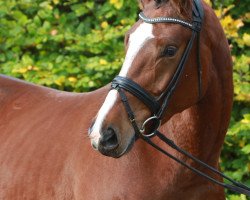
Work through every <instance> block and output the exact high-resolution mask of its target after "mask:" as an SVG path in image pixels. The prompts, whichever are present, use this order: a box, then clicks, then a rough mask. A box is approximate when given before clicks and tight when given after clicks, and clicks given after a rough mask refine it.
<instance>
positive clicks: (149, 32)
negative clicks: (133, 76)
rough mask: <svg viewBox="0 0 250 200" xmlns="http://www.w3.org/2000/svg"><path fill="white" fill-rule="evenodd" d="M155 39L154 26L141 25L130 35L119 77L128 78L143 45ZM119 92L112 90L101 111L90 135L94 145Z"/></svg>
mask: <svg viewBox="0 0 250 200" xmlns="http://www.w3.org/2000/svg"><path fill="white" fill-rule="evenodd" d="M151 38H154V35H153V25H152V24H147V23H142V24H140V25H139V26H138V27H137V29H136V30H135V31H134V32H133V33H132V34H131V35H130V37H129V42H128V51H127V54H126V57H125V61H124V63H123V66H122V69H121V71H120V73H119V76H123V77H126V76H127V73H128V70H129V68H130V67H131V65H132V63H133V61H134V59H135V57H136V55H137V54H138V52H139V51H140V49H141V48H142V47H143V45H144V44H145V43H146V41H148V40H149V39H151ZM117 94H118V92H117V91H116V90H111V91H110V92H109V93H108V95H107V97H106V99H105V101H104V103H103V105H102V107H101V109H100V110H99V112H98V114H97V118H96V121H95V124H94V125H93V128H92V133H91V134H90V137H91V139H92V143H93V142H94V143H95V144H97V143H98V141H99V138H100V131H101V128H102V123H103V121H104V119H105V118H106V116H107V114H108V112H109V111H110V110H111V108H112V107H113V106H114V104H115V102H116V99H117Z"/></svg>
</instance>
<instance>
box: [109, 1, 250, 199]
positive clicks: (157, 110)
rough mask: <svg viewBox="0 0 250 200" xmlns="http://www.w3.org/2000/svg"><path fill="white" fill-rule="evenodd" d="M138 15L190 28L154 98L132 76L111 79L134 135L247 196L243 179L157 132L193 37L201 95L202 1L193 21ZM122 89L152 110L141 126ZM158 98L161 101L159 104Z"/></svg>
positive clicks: (197, 3) (249, 192)
mask: <svg viewBox="0 0 250 200" xmlns="http://www.w3.org/2000/svg"><path fill="white" fill-rule="evenodd" d="M139 18H140V19H141V20H142V21H144V22H145V23H150V24H155V23H175V24H180V25H182V26H184V27H186V28H189V29H190V30H191V31H192V35H191V38H190V40H189V42H188V44H187V46H186V49H185V50H184V53H183V55H182V57H181V59H180V62H179V64H178V66H177V69H176V71H175V73H174V75H173V77H172V79H171V81H170V83H169V85H168V87H167V88H166V90H165V91H163V93H162V94H161V95H160V96H159V97H158V98H157V99H156V98H155V97H153V96H152V95H151V94H149V93H148V92H147V91H146V90H145V89H144V88H142V87H141V86H140V85H139V84H137V83H135V82H134V81H133V80H131V79H128V78H126V77H121V76H117V77H115V78H114V80H113V81H112V83H111V89H115V90H117V91H118V93H119V95H120V98H121V101H122V103H123V105H124V107H125V110H126V112H127V114H128V118H129V120H130V122H131V124H132V126H133V128H134V131H135V134H136V137H137V138H141V139H143V140H144V141H146V142H147V143H148V144H150V145H151V146H152V147H154V148H155V149H157V150H158V151H160V152H161V153H163V154H164V155H166V156H168V157H170V158H171V159H173V160H175V161H176V162H178V163H179V164H181V165H183V166H185V167H187V168H188V169H190V170H191V171H193V172H194V173H196V174H198V175H200V176H202V177H204V178H206V179H208V180H209V181H211V182H213V183H215V184H217V185H220V186H222V187H224V188H226V189H229V190H231V191H234V192H237V193H241V194H245V195H247V196H250V188H249V187H248V186H246V185H244V184H242V183H239V182H236V181H234V180H233V179H231V178H230V177H228V176H226V175H225V174H223V173H221V172H220V171H218V170H217V169H215V168H213V167H211V166H209V165H208V164H206V163H204V162H203V161H201V160H199V159H198V158H196V157H194V156H193V155H191V154H190V153H188V152H187V151H185V150H183V149H181V148H180V147H178V146H177V145H176V144H175V143H174V141H172V140H170V139H169V138H167V137H166V136H165V135H163V134H162V133H160V132H159V131H158V128H159V127H160V125H161V119H162V117H163V115H164V113H165V111H166V109H167V106H168V103H169V100H170V98H171V96H172V94H173V92H174V90H175V88H176V86H177V84H178V82H179V80H180V77H181V75H182V72H183V71H184V67H185V64H186V62H187V59H188V57H189V54H190V51H191V49H192V47H193V43H194V41H195V39H197V65H198V69H197V75H198V94H199V98H201V96H202V80H201V75H202V67H201V62H200V31H201V28H202V21H203V18H204V11H203V7H202V5H201V2H200V0H194V5H193V22H192V23H189V22H186V21H183V20H180V19H176V18H171V17H158V18H148V17H146V16H145V15H144V14H143V13H140V14H139ZM124 90H125V91H127V92H129V93H131V94H132V95H134V96H135V97H137V98H138V99H139V100H140V101H142V102H143V103H144V104H145V105H146V106H147V107H148V108H149V109H150V110H151V112H152V113H153V114H152V116H151V117H150V118H148V119H147V120H146V121H145V122H144V123H143V124H142V126H141V127H140V128H139V127H138V125H137V123H136V120H135V115H134V112H133V110H132V109H131V106H130V104H129V102H128V99H127V96H126V94H125V92H124ZM160 102H162V103H161V104H160ZM149 123H150V125H151V124H153V128H152V129H153V130H151V131H150V133H149V134H147V133H146V130H145V129H146V126H147V125H148V124H149ZM153 136H156V137H158V138H159V139H160V140H162V141H163V142H164V143H165V144H166V145H168V146H170V147H171V148H173V149H175V150H176V151H178V152H179V153H181V154H183V155H185V156H187V157H188V158H189V159H191V160H193V161H194V162H196V163H198V164H199V165H201V166H202V167H204V168H206V169H208V170H209V171H211V172H213V173H214V174H216V175H218V176H220V177H223V178H224V179H226V180H227V181H229V182H231V184H226V183H223V182H220V181H218V180H217V179H215V178H213V177H211V176H210V175H208V174H206V173H204V172H202V171H200V170H198V169H197V168H194V167H192V166H191V165H189V164H187V163H185V162H184V161H182V160H180V159H178V158H177V157H175V156H173V155H172V154H170V153H168V152H166V151H165V150H164V149H162V148H161V147H159V146H158V145H156V144H155V143H154V142H153V141H152V140H151V138H152V137H153Z"/></svg>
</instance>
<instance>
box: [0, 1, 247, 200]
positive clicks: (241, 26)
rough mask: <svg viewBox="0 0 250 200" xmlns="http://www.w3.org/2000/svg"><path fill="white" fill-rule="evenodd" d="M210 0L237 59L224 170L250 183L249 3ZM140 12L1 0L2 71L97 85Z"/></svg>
mask: <svg viewBox="0 0 250 200" xmlns="http://www.w3.org/2000/svg"><path fill="white" fill-rule="evenodd" d="M207 2H208V3H210V4H211V6H213V8H214V9H215V11H216V13H217V15H218V17H219V18H220V19H221V23H222V25H223V27H224V29H225V32H226V34H227V37H228V40H229V42H230V44H231V47H232V56H233V60H234V84H235V103H234V109H233V114H232V118H231V124H230V129H229V131H228V135H227V137H226V141H225V145H224V149H223V153H222V156H221V164H222V170H223V171H224V172H226V173H227V174H228V175H230V176H232V177H233V178H235V179H236V180H239V181H243V182H244V183H247V184H248V185H250V175H249V172H250V156H249V155H250V154H249V153H250V72H249V71H250V70H249V64H250V50H249V47H250V34H249V33H250V12H249V11H250V3H249V0H247V1H241V2H240V1H238V0H224V1H223V4H221V2H222V1H213V2H210V1H209V0H207ZM137 13H138V5H137V3H136V0H126V1H124V0H109V1H103V0H91V1H90V0H88V1H86V0H85V1H80V0H70V1H61V0H35V1H34V0H11V1H4V0H0V44H1V45H0V73H3V74H7V75H10V76H14V77H17V78H20V79H24V80H27V81H30V82H34V83H37V84H40V85H44V86H48V87H52V88H56V89H60V90H65V91H76V92H84V91H91V90H94V89H96V88H99V87H101V86H103V85H104V84H107V83H108V82H110V80H111V79H112V78H113V77H114V76H115V74H117V72H118V71H119V69H120V67H121V64H122V62H123V58H124V47H123V38H124V34H125V32H126V31H127V30H128V29H129V28H130V27H131V25H132V24H133V23H134V22H135V21H136V19H137ZM227 198H228V200H244V199H246V197H245V196H244V195H241V196H240V195H235V194H231V193H228V195H227Z"/></svg>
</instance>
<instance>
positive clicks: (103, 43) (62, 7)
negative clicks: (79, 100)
mask: <svg viewBox="0 0 250 200" xmlns="http://www.w3.org/2000/svg"><path fill="white" fill-rule="evenodd" d="M131 5H133V6H131ZM137 9H138V7H137V4H134V2H133V1H132V0H128V1H126V4H125V3H123V1H116V0H110V1H76V0H72V1H59V0H53V1H49V0H47V1H46V0H36V1H31V0H16V1H0V43H1V46H0V66H1V68H0V73H4V74H7V75H11V76H15V77H18V78H21V79H25V80H27V81H31V82H35V83H37V84H41V85H45V86H48V87H53V88H57V89H61V90H67V91H89V90H93V89H96V88H99V87H100V86H102V85H103V84H106V83H108V82H109V81H110V79H111V77H114V75H115V74H116V73H117V71H118V70H119V68H120V66H121V63H122V59H123V57H124V47H123V38H124V34H125V32H126V31H127V30H128V28H129V27H130V25H131V24H133V23H134V21H135V19H136V13H137ZM128 14H129V18H128V17H127V16H128Z"/></svg>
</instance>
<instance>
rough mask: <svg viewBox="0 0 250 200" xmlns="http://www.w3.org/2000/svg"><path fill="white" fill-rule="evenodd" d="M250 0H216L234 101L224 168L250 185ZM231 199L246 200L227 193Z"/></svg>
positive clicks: (222, 164)
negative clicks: (227, 49)
mask: <svg viewBox="0 0 250 200" xmlns="http://www.w3.org/2000/svg"><path fill="white" fill-rule="evenodd" d="M249 3H250V2H249V1H244V2H243V1H241V2H239V1H236V0H225V1H224V4H223V5H221V1H214V8H215V11H216V14H217V15H218V17H219V18H220V20H221V24H222V26H223V28H224V30H225V33H226V35H227V38H228V40H229V43H230V45H231V49H232V56H233V62H234V71H233V77H234V93H235V101H234V107H233V112H232V117H231V123H230V128H229V130H228V134H227V137H226V140H225V144H224V146H223V152H222V155H221V161H222V162H221V166H222V171H224V172H226V174H228V175H229V176H231V177H232V178H234V179H236V180H238V181H241V182H243V183H245V184H247V185H250V67H249V64H250V48H249V47H250V34H249V33H250V26H249V25H250V12H249V11H250V4H249ZM227 199H228V200H246V199H247V197H246V196H245V195H236V194H232V193H231V192H228V195H227Z"/></svg>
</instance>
